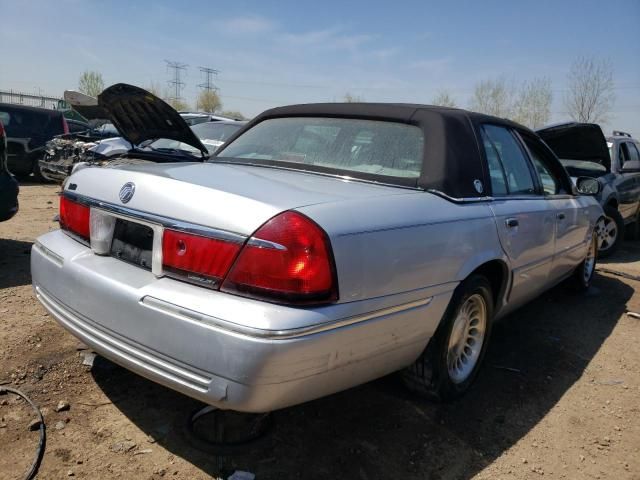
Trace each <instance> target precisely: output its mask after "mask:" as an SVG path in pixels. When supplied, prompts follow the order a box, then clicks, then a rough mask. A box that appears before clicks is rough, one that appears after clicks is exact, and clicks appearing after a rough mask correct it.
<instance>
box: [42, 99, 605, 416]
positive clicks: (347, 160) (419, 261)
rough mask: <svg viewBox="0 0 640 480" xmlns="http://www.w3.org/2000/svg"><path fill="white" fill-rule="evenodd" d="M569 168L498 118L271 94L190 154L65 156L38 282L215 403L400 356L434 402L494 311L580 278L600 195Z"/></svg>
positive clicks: (174, 384) (159, 373) (591, 259)
mask: <svg viewBox="0 0 640 480" xmlns="http://www.w3.org/2000/svg"><path fill="white" fill-rule="evenodd" d="M144 98H145V97H142V99H139V100H137V101H140V102H143V101H146V100H144ZM126 101H127V102H134V100H132V99H131V98H128V99H127V100H126ZM134 108H135V105H132V106H131V108H130V109H128V110H131V109H134ZM181 141H182V140H181ZM577 185H578V187H577V188H578V189H579V190H580V191H582V192H584V193H585V194H578V192H577V190H576V189H575V188H574V186H573V185H572V183H571V180H570V179H569V177H568V176H567V173H566V172H565V170H564V169H563V168H562V166H561V165H560V163H559V162H558V160H557V158H556V157H555V156H554V154H553V153H552V152H551V151H550V150H549V149H548V148H547V147H546V145H545V144H544V143H543V142H542V141H541V140H540V139H539V137H537V136H536V135H535V134H534V133H533V132H531V131H529V130H528V129H526V128H524V127H522V126H520V125H517V124H514V123H511V122H508V121H506V120H502V119H497V118H493V117H488V116H484V115H480V114H474V113H470V112H466V111H463V110H456V109H446V108H438V107H428V106H420V105H404V104H403V105H389V104H319V105H300V106H291V107H282V108H278V109H274V110H270V111H267V112H265V113H263V114H262V115H260V116H258V117H257V118H256V119H254V120H253V121H252V122H250V123H249V124H248V125H247V127H245V128H244V129H243V130H242V131H241V132H240V133H239V134H237V135H235V136H234V137H232V138H231V139H230V140H229V141H228V142H227V143H226V144H225V146H224V147H222V149H221V150H220V151H219V152H218V153H217V156H215V157H213V158H210V159H209V160H208V161H207V162H205V163H181V164H163V165H132V166H128V167H126V166H125V167H119V168H86V169H83V170H80V171H78V172H76V173H75V174H73V175H72V176H71V177H70V178H69V179H68V180H67V182H66V184H65V185H64V189H63V192H62V195H61V197H60V222H61V229H60V230H58V231H53V232H50V233H47V234H45V235H43V236H41V237H40V238H39V239H38V240H37V242H36V243H35V245H34V247H33V252H32V256H31V258H32V274H33V285H34V288H35V292H36V295H37V297H38V299H39V300H40V301H41V302H42V304H43V305H44V306H45V307H46V308H47V310H48V311H49V312H50V313H51V315H52V316H53V317H54V318H55V319H56V320H57V321H58V322H59V323H60V324H61V325H62V326H64V327H65V328H66V329H67V330H69V332H71V333H72V334H73V335H75V336H76V337H78V338H80V339H81V340H82V341H83V342H85V343H87V344H88V345H90V346H91V347H92V348H93V349H94V350H95V351H97V352H99V353H100V354H102V355H104V356H105V357H107V358H109V359H111V360H113V361H114V362H116V363H118V364H121V365H123V366H124V367H126V368H128V369H130V370H132V371H134V372H137V373H139V374H140V375H142V376H145V377H147V378H150V379H152V380H154V381H156V382H158V383H161V384H163V385H166V386H168V387H170V388H173V389H175V390H178V391H180V392H183V393H184V394H186V395H189V396H191V397H194V398H197V399H200V400H202V401H204V402H206V403H209V404H211V405H215V406H217V407H220V408H224V409H233V410H238V411H247V412H265V411H271V410H275V409H279V408H283V407H286V406H290V405H295V404H299V403H301V402H305V401H309V400H312V399H315V398H318V397H321V396H324V395H328V394H331V393H334V392H337V391H340V390H343V389H346V388H349V387H352V386H354V385H358V384H361V383H363V382H367V381H370V380H373V379H375V378H378V377H381V376H383V375H386V374H389V373H391V372H395V371H399V370H401V371H403V377H404V379H405V380H406V383H407V385H408V386H409V387H411V388H413V389H415V390H417V391H420V392H422V393H425V394H427V395H429V396H432V397H437V398H440V399H445V400H446V399H451V398H454V397H456V396H458V395H460V394H462V393H464V392H465V391H466V390H467V389H468V388H469V386H470V384H471V383H472V382H473V380H474V378H475V377H476V375H477V373H478V370H479V366H480V364H481V362H482V358H483V356H484V353H485V351H486V348H487V345H488V342H489V339H490V336H491V328H492V325H493V324H494V322H495V321H496V320H498V319H500V318H501V317H504V316H505V315H506V314H507V313H509V312H512V311H513V310H514V309H516V308H518V307H521V306H522V305H524V304H525V303H526V302H527V301H529V300H531V299H532V298H534V297H536V296H538V295H539V294H540V293H542V292H543V291H545V290H546V289H548V288H550V287H552V286H554V285H556V284H557V283H559V282H561V281H563V280H565V279H570V280H571V281H573V282H574V284H575V285H576V287H578V288H582V289H585V288H588V287H589V285H590V283H591V279H592V276H593V273H594V268H595V262H596V243H595V242H596V239H595V237H594V234H593V232H594V227H595V225H596V222H597V221H598V219H599V218H600V217H601V216H602V209H601V207H600V206H599V205H598V202H597V201H596V200H594V199H593V198H592V196H590V194H591V195H593V194H597V193H598V183H597V181H594V180H593V179H589V178H580V179H578V181H577Z"/></svg>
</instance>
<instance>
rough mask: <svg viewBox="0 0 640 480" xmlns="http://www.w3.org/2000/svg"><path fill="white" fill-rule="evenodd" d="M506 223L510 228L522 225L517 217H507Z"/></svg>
mask: <svg viewBox="0 0 640 480" xmlns="http://www.w3.org/2000/svg"><path fill="white" fill-rule="evenodd" d="M504 223H505V224H506V225H507V227H509V228H515V227H517V226H518V225H520V222H519V221H518V219H517V218H507V219H506V220H505V221H504Z"/></svg>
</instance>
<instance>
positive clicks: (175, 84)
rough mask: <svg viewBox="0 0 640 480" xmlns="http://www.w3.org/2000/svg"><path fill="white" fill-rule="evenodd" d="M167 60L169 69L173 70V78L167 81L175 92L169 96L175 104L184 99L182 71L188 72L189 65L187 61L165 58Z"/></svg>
mask: <svg viewBox="0 0 640 480" xmlns="http://www.w3.org/2000/svg"><path fill="white" fill-rule="evenodd" d="M165 62H166V63H167V70H173V75H172V78H171V80H168V81H167V83H168V84H169V86H170V87H171V90H172V93H173V96H172V97H169V100H172V101H173V102H174V104H177V103H178V102H181V101H182V97H181V93H182V89H183V88H184V82H183V81H182V72H186V70H187V67H188V65H187V64H186V63H180V62H174V61H171V60H165Z"/></svg>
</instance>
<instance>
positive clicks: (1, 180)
mask: <svg viewBox="0 0 640 480" xmlns="http://www.w3.org/2000/svg"><path fill="white" fill-rule="evenodd" d="M17 211H18V182H16V179H15V178H13V176H12V175H11V174H10V173H9V170H7V138H6V136H5V132H4V127H3V126H2V122H0V222H4V221H5V220H9V219H10V218H11V217H13V216H14V215H15V214H16V212H17Z"/></svg>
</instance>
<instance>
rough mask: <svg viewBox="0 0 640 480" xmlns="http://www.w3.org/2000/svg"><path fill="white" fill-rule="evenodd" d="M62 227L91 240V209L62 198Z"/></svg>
mask: <svg viewBox="0 0 640 480" xmlns="http://www.w3.org/2000/svg"><path fill="white" fill-rule="evenodd" d="M60 227H62V229H63V230H68V231H69V232H71V233H74V234H75V235H78V236H79V237H81V238H83V239H85V240H89V207H87V206H86V205H82V204H81V203H78V202H74V201H73V200H70V199H69V198H67V197H64V196H61V197H60Z"/></svg>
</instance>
